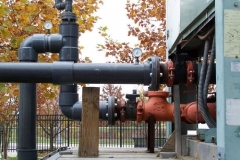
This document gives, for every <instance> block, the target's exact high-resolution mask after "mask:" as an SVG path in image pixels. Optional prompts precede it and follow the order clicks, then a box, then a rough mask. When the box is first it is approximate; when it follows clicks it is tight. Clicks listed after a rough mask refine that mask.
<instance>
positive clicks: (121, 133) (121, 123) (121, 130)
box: [120, 122, 122, 148]
mask: <svg viewBox="0 0 240 160" xmlns="http://www.w3.org/2000/svg"><path fill="white" fill-rule="evenodd" d="M120 148H122V122H120Z"/></svg>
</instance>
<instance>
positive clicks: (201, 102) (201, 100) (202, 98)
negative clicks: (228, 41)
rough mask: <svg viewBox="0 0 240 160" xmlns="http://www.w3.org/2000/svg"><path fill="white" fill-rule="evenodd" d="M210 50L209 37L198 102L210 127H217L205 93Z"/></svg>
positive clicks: (206, 44)
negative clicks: (207, 105)
mask: <svg viewBox="0 0 240 160" xmlns="http://www.w3.org/2000/svg"><path fill="white" fill-rule="evenodd" d="M208 51H209V39H207V40H206V42H205V46H204V54H203V63H202V67H201V72H200V77H199V88H198V103H199V106H200V110H201V113H202V115H203V118H204V120H205V121H206V123H207V125H208V127H209V128H216V122H215V121H214V120H213V118H212V117H211V115H210V113H209V111H208V108H207V107H206V103H204V102H206V99H207V95H206V94H204V92H203V90H204V83H205V79H206V73H207V60H208Z"/></svg>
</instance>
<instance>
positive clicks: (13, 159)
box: [8, 157, 17, 160]
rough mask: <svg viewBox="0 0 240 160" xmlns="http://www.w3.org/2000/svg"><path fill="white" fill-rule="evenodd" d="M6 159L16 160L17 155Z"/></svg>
mask: <svg viewBox="0 0 240 160" xmlns="http://www.w3.org/2000/svg"><path fill="white" fill-rule="evenodd" d="M8 160H17V157H8Z"/></svg>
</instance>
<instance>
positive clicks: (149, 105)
mask: <svg viewBox="0 0 240 160" xmlns="http://www.w3.org/2000/svg"><path fill="white" fill-rule="evenodd" d="M169 95H170V93H169V92H165V91H148V92H147V96H148V97H149V100H148V101H147V102H143V101H141V100H140V101H138V103H137V122H141V121H147V120H148V118H149V116H150V115H154V117H155V120H156V121H172V122H174V104H170V103H168V102H167V100H166V98H167V97H169ZM207 105H208V109H209V112H210V114H211V115H212V117H213V119H214V120H216V103H208V104H207ZM180 111H181V120H182V121H183V122H186V123H191V124H194V123H196V112H197V103H196V102H192V103H189V104H181V105H180ZM197 115H198V123H204V122H205V121H204V119H203V117H202V114H201V111H200V108H198V114H197Z"/></svg>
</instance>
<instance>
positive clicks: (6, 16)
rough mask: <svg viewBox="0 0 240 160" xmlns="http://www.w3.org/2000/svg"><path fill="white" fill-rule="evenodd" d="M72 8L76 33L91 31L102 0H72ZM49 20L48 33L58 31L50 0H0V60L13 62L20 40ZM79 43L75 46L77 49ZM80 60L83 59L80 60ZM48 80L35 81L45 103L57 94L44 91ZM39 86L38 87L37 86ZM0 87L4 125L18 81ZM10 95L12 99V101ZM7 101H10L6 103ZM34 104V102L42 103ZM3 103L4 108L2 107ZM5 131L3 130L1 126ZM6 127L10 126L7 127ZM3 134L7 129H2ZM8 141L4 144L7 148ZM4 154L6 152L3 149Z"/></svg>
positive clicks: (48, 58)
mask: <svg viewBox="0 0 240 160" xmlns="http://www.w3.org/2000/svg"><path fill="white" fill-rule="evenodd" d="M73 4H74V6H73V8H74V12H75V13H76V14H77V15H78V20H77V22H78V23H79V31H80V33H84V32H85V31H87V30H89V31H91V29H92V27H93V25H94V23H95V22H96V21H97V20H98V18H99V17H98V16H96V15H95V14H94V13H95V12H96V11H97V10H98V6H99V5H100V4H102V0H82V1H74V2H73ZM46 21H51V22H52V24H53V28H52V29H51V33H58V25H59V24H60V12H59V11H58V10H57V9H56V8H55V4H54V1H52V0H31V1H29V0H1V1H0V62H16V61H18V58H17V57H18V56H17V51H18V48H19V47H20V44H21V42H22V41H23V40H24V39H25V38H26V37H28V36H30V35H33V34H36V33H43V34H44V33H46V32H47V31H45V30H44V29H43V24H44V23H45V22H46ZM81 48H82V47H81V46H79V49H81ZM56 60H58V55H57V54H52V53H44V54H40V55H39V61H40V62H52V61H56ZM80 61H84V60H80ZM51 87H52V86H51V85H50V84H44V85H43V84H41V85H38V88H40V90H41V92H42V93H41V94H39V92H38V95H37V96H38V98H39V96H46V95H48V94H50V95H48V96H47V97H45V99H41V98H40V99H41V101H38V103H41V104H46V103H47V102H48V100H49V99H54V98H56V96H57V94H56V93H57V92H56V91H57V89H54V92H51V93H48V90H47V89H48V88H51ZM41 88H42V89H41ZM0 90H1V91H0V92H1V93H0V94H1V106H0V110H1V115H0V123H1V124H2V125H4V126H11V125H7V124H11V123H13V122H14V121H13V119H12V117H11V116H10V115H11V114H12V112H13V111H16V110H17V108H18V85H17V84H11V83H7V84H4V85H3V86H2V89H0ZM13 98H14V102H13V101H12V100H13ZM10 102H11V103H10ZM41 104H38V106H42V105H41ZM4 107H5V108H4ZM4 131H5V130H4ZM9 131H10V130H9ZM4 135H6V136H7V137H8V136H10V132H4ZM8 143H9V141H7V142H6V144H4V146H5V150H6V149H7V146H8ZM4 158H5V159H6V158H7V152H6V153H4Z"/></svg>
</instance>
